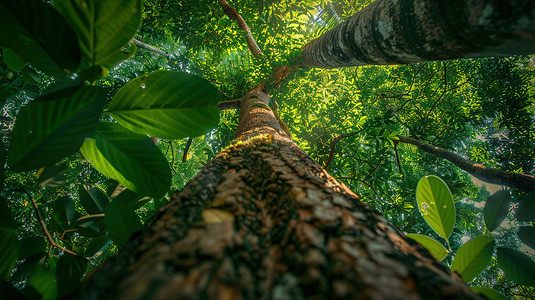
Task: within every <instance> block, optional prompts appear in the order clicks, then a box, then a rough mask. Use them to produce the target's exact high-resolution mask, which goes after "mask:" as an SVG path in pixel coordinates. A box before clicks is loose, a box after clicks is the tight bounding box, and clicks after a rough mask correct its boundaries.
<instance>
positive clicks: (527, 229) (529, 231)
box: [518, 226, 535, 250]
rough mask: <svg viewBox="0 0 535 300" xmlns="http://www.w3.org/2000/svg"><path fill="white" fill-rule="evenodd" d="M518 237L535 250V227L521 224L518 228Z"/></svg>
mask: <svg viewBox="0 0 535 300" xmlns="http://www.w3.org/2000/svg"><path fill="white" fill-rule="evenodd" d="M518 237H519V238H520V240H521V241H522V242H523V243H524V244H526V245H527V246H529V247H531V248H532V249H534V250H535V227H533V226H520V228H518Z"/></svg>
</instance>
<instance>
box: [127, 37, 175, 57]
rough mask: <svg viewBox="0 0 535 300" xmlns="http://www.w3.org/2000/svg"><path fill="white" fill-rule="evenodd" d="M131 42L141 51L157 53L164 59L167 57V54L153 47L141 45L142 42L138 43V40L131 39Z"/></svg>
mask: <svg viewBox="0 0 535 300" xmlns="http://www.w3.org/2000/svg"><path fill="white" fill-rule="evenodd" d="M132 42H134V44H135V45H136V46H138V47H139V48H142V49H145V50H149V51H152V52H155V53H158V54H160V55H162V56H165V57H169V54H167V53H165V52H164V51H162V50H160V49H158V48H156V47H153V46H151V45H148V44H145V43H143V42H142V41H139V40H136V39H133V40H132Z"/></svg>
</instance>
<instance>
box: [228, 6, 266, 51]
mask: <svg viewBox="0 0 535 300" xmlns="http://www.w3.org/2000/svg"><path fill="white" fill-rule="evenodd" d="M218 1H219V5H220V6H221V7H222V8H223V11H224V12H225V14H226V15H227V16H228V17H229V18H230V19H231V20H236V21H238V27H239V28H240V29H241V30H243V31H245V32H247V46H248V47H249V50H250V51H251V53H252V54H253V56H254V57H256V58H259V57H260V56H262V51H261V50H260V48H259V47H258V45H257V44H256V42H255V40H254V38H253V34H252V32H251V29H249V26H247V23H246V22H245V20H244V19H243V18H242V17H241V15H240V14H239V13H238V11H236V9H235V8H234V7H232V6H230V4H229V3H228V2H227V1H225V0H218Z"/></svg>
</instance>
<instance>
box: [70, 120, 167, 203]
mask: <svg viewBox="0 0 535 300" xmlns="http://www.w3.org/2000/svg"><path fill="white" fill-rule="evenodd" d="M80 151H81V152H82V154H83V155H84V156H85V158H86V159H87V160H88V161H89V162H90V163H91V164H92V165H93V166H94V167H95V168H96V169H97V170H99V171H100V172H101V173H102V174H104V175H106V176H107V177H109V178H111V179H114V180H117V181H118V182H119V183H120V184H122V185H124V186H125V187H127V188H128V189H130V190H132V191H134V192H137V193H138V194H141V195H147V196H151V197H161V196H163V195H164V194H165V193H166V192H167V191H168V189H169V186H170V185H171V169H170V167H169V164H168V163H167V160H166V159H165V158H164V156H163V155H162V153H161V152H160V150H159V149H158V148H157V147H156V145H154V143H153V142H152V140H151V139H150V138H148V137H147V136H144V135H140V134H137V133H133V132H131V131H129V130H127V129H125V128H124V127H122V126H121V125H119V124H116V123H106V122H102V123H100V125H99V126H98V129H97V132H96V133H95V135H94V138H93V139H90V140H86V141H85V142H84V143H83V145H82V147H81V148H80Z"/></svg>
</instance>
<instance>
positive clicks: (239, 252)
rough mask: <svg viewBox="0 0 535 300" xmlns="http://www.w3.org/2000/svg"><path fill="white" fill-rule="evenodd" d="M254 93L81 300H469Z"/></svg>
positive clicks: (95, 276) (88, 285)
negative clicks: (202, 161) (207, 155)
mask: <svg viewBox="0 0 535 300" xmlns="http://www.w3.org/2000/svg"><path fill="white" fill-rule="evenodd" d="M268 102H269V96H268V95H267V94H266V93H265V90H264V89H263V86H259V87H257V88H256V89H254V90H252V91H250V92H248V94H247V95H246V96H245V97H243V98H242V99H241V103H240V124H239V128H238V130H237V134H236V139H237V141H236V142H235V143H234V144H233V145H232V146H230V147H228V148H227V149H225V150H224V151H222V152H221V153H220V154H219V155H218V156H216V158H214V159H213V160H212V161H211V162H210V163H208V164H207V165H206V166H205V167H204V168H203V169H202V170H201V171H200V173H199V174H198V175H197V176H196V177H195V178H194V179H193V180H192V181H191V182H190V183H189V184H188V185H187V186H186V187H185V188H184V189H183V190H182V191H180V192H178V191H177V192H175V194H173V197H172V198H173V199H172V201H171V202H170V203H169V204H168V205H167V206H165V207H164V208H162V210H161V212H160V213H159V214H158V216H156V217H155V218H154V219H153V220H152V221H151V222H150V223H149V224H147V225H146V226H145V227H144V229H143V230H142V231H141V232H140V233H138V234H137V235H136V236H135V237H133V238H132V239H131V240H130V243H129V244H128V246H127V247H126V249H125V250H124V251H122V252H120V253H119V254H118V255H117V256H116V257H114V258H112V259H111V260H110V261H109V262H107V263H106V264H105V265H104V266H103V267H102V268H100V270H98V271H97V272H95V273H93V274H91V275H90V276H89V277H88V279H87V280H86V282H85V288H84V289H83V290H82V291H81V297H82V298H83V299H102V298H110V299H129V300H130V299H200V298H202V299H207V298H209V299H326V298H329V299H331V298H332V299H335V298H336V299H342V298H343V299H424V298H425V299H477V298H478V297H477V296H476V295H475V294H473V293H472V292H471V290H470V289H469V288H468V287H467V286H466V285H465V284H464V283H463V282H462V281H461V280H460V278H459V276H457V275H456V274H454V273H451V272H450V271H449V270H448V268H446V267H445V266H444V265H443V264H441V263H439V262H437V261H436V260H434V259H433V258H432V256H431V255H430V254H429V253H428V252H427V250H425V249H423V248H422V247H421V246H419V245H417V244H416V243H415V242H413V241H411V240H409V239H406V238H405V237H404V234H403V233H402V232H400V230H399V229H397V228H396V227H395V226H394V225H392V224H390V223H389V222H388V221H387V220H386V219H385V218H384V217H382V216H381V215H380V214H379V213H378V212H376V211H375V210H374V209H372V208H371V207H369V206H368V205H366V204H364V203H362V202H360V201H359V199H358V197H357V196H356V195H355V194H353V193H352V192H351V191H350V190H349V189H348V188H347V187H346V186H344V185H343V184H341V183H338V182H337V181H336V180H335V179H334V178H332V177H331V176H330V175H329V174H327V172H325V170H324V169H322V168H321V167H320V166H319V165H318V164H316V163H315V162H314V161H313V160H312V159H311V158H309V157H308V156H307V155H306V154H305V153H304V152H303V151H302V150H300V149H299V148H298V147H297V146H296V145H295V144H294V143H293V142H292V141H291V139H290V138H289V137H288V136H287V135H286V134H285V133H284V131H283V130H282V129H281V127H280V126H279V123H278V122H277V120H276V118H275V117H274V115H273V113H272V111H271V110H270V109H269V107H268V106H267V105H268Z"/></svg>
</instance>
